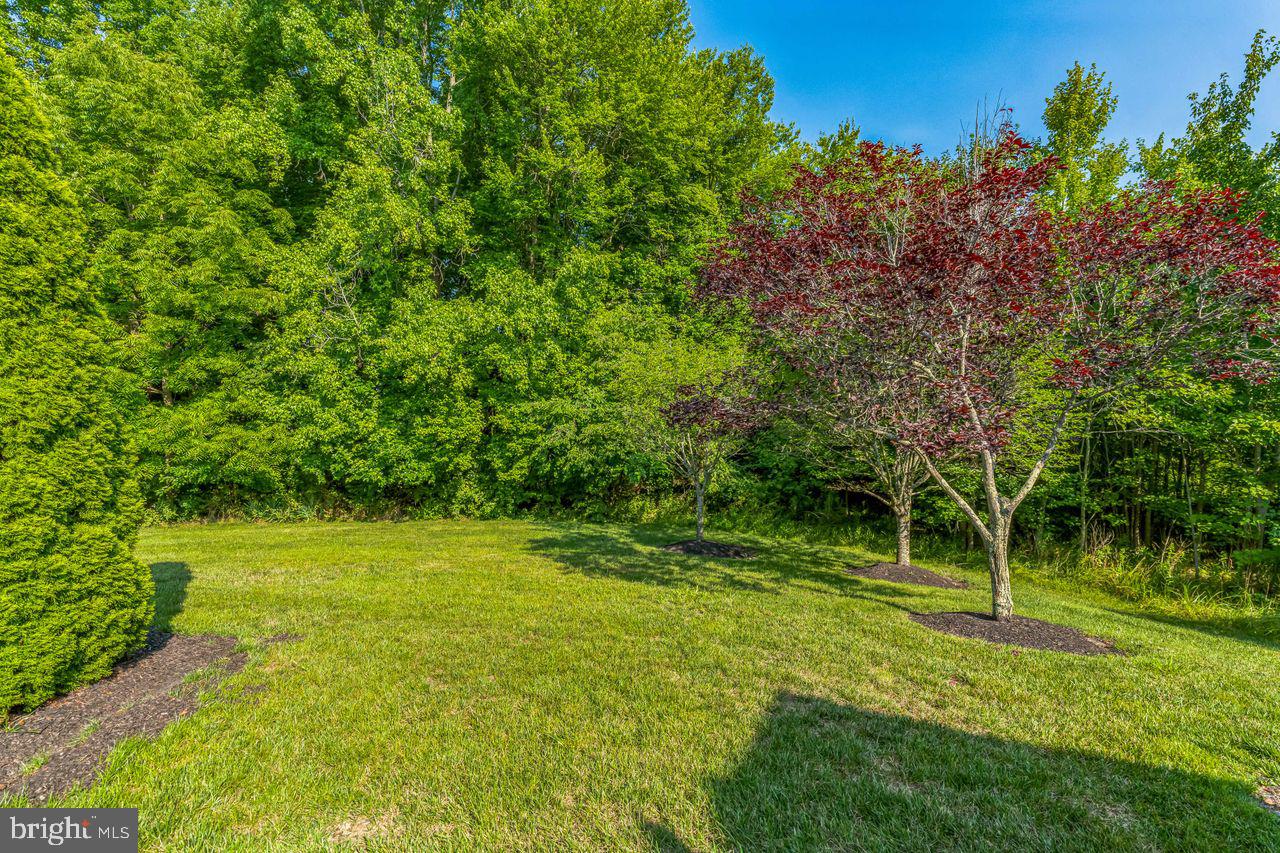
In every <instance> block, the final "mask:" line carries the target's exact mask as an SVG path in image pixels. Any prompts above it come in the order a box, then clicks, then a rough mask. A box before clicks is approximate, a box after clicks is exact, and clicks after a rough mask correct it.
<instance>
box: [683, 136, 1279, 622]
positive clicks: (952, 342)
mask: <svg viewBox="0 0 1280 853" xmlns="http://www.w3.org/2000/svg"><path fill="white" fill-rule="evenodd" d="M1055 168H1056V164H1055V163H1054V162H1053V161H1051V160H1038V161H1037V160H1035V159H1034V158H1032V157H1031V156H1030V152H1029V146H1028V145H1027V144H1026V143H1025V142H1023V141H1022V140H1021V139H1019V138H1018V137H1017V136H1016V135H1015V134H1013V133H1012V132H1009V131H1007V130H1006V131H1004V132H1003V133H1002V134H1001V136H1000V139H999V141H998V143H996V144H994V145H992V146H989V147H987V148H985V149H980V150H976V151H975V153H974V154H973V156H972V157H971V158H969V159H967V160H965V161H963V162H955V161H950V162H944V163H930V162H928V161H926V160H925V159H924V158H923V157H922V156H921V155H920V153H919V151H918V150H915V151H904V150H889V149H886V148H884V147H883V146H881V145H877V144H865V145H863V146H862V147H861V149H860V150H859V151H858V153H857V155H856V156H855V157H853V158H851V159H849V160H847V161H845V162H843V163H840V164H837V165H835V166H834V167H831V168H827V169H824V170H822V171H821V172H813V171H802V172H800V173H799V174H798V176H797V180H796V182H795V185H794V186H793V187H792V188H791V189H790V191H788V192H786V193H783V194H781V195H780V196H778V197H776V198H774V199H772V200H770V201H769V202H767V203H759V204H756V205H754V206H753V207H751V208H750V209H749V210H748V213H747V215H746V216H745V218H744V220H743V221H742V222H741V223H740V224H739V225H738V226H737V227H736V228H735V229H734V230H733V232H732V233H731V235H730V237H729V239H728V240H726V241H725V243H724V244H723V245H722V246H721V247H720V248H719V249H718V251H717V252H716V253H715V255H714V256H713V258H712V259H711V261H710V262H709V264H708V266H707V269H706V271H705V279H704V284H703V292H704V293H705V294H708V295H711V296H714V297H716V298H720V299H727V300H730V301H734V302H745V303H746V304H747V305H749V306H750V309H751V311H752V316H753V317H754V319H755V323H756V325H757V327H758V329H759V330H760V331H762V332H763V333H764V335H763V337H764V339H765V340H768V341H770V342H771V343H772V345H773V346H774V347H776V348H777V350H778V351H779V352H780V353H781V355H782V356H783V357H784V358H785V359H786V361H787V362H788V363H789V364H790V366H791V367H792V368H793V369H795V370H796V371H798V372H800V373H802V374H804V375H806V376H809V377H811V378H812V380H813V383H814V387H817V388H820V389H822V390H823V392H824V393H821V394H814V395H811V396H812V399H814V400H820V401H821V403H815V404H814V405H824V406H826V407H828V409H829V410H833V411H838V412H841V413H843V415H844V416H845V417H846V418H847V419H848V420H849V421H850V422H856V423H857V424H859V425H860V426H861V427H862V428H864V429H866V430H868V431H869V432H870V433H871V434H874V435H876V436H879V437H881V438H882V439H884V440H887V441H889V442H892V443H893V444H894V446H896V447H898V448H900V449H902V450H904V451H908V452H910V453H913V454H915V455H916V457H917V458H918V459H919V460H920V462H921V464H923V465H924V466H925V467H926V468H927V469H928V470H929V472H930V475H931V476H932V477H933V479H934V480H935V481H936V482H937V483H938V485H939V486H940V487H941V488H942V489H943V491H944V492H946V493H947V495H949V496H950V497H951V499H952V500H954V501H955V502H956V504H957V505H958V506H959V507H960V509H961V510H962V511H963V513H964V515H965V516H966V517H967V518H968V519H969V520H970V522H971V523H972V524H973V525H974V527H975V528H976V529H977V531H978V534H979V535H980V536H981V538H982V540H983V541H984V543H985V545H986V550H987V555H988V563H989V568H990V573H991V586H992V614H993V616H994V617H995V618H997V619H1003V618H1007V617H1009V616H1011V615H1012V613H1013V598H1012V593H1011V589H1010V580H1009V556H1008V549H1009V537H1010V532H1011V530H1012V523H1013V516H1014V512H1015V511H1016V510H1017V508H1018V506H1019V505H1020V504H1021V503H1022V502H1023V501H1024V500H1025V499H1026V497H1027V496H1028V495H1029V494H1030V493H1031V491H1032V489H1033V488H1034V487H1035V485H1036V483H1037V481H1038V480H1039V478H1040V475H1041V473H1042V472H1043V471H1044V468H1045V465H1046V463H1047V462H1048V460H1049V458H1050V456H1051V455H1052V453H1053V451H1054V450H1055V448H1056V447H1057V446H1058V445H1059V443H1060V442H1061V441H1062V438H1063V436H1064V433H1065V432H1066V430H1067V429H1068V428H1069V426H1070V424H1071V423H1072V419H1073V415H1075V414H1076V413H1081V412H1084V411H1085V410H1087V409H1090V408H1096V407H1099V406H1103V405H1105V404H1106V403H1107V401H1108V400H1110V399H1112V398H1114V397H1115V396H1116V394H1117V393H1118V392H1119V391H1121V390H1123V389H1126V388H1130V387H1134V386H1137V385H1139V384H1142V383H1145V382H1152V381H1156V379H1157V377H1158V376H1159V375H1160V374H1161V368H1162V367H1165V366H1168V365H1174V364H1178V365H1198V366H1200V367H1203V368H1204V369H1205V370H1206V372H1207V373H1209V374H1210V375H1212V376H1216V377H1219V378H1223V377H1227V376H1233V377H1235V376H1261V375H1263V374H1262V372H1261V370H1262V365H1264V364H1265V363H1266V362H1267V361H1268V359H1267V356H1268V351H1269V350H1270V347H1271V343H1272V339H1271V337H1270V333H1271V330H1272V328H1273V326H1274V324H1275V320H1276V315H1277V301H1278V300H1280V266H1277V260H1276V258H1277V246H1276V245H1275V244H1274V243H1272V242H1271V241H1269V240H1267V239H1266V238H1264V237H1263V236H1262V234H1261V233H1260V232H1259V230H1258V228H1257V226H1256V222H1252V221H1240V220H1237V219H1235V218H1234V215H1235V213H1236V210H1237V205H1238V202H1239V197H1238V196H1237V195H1235V194H1232V193H1230V192H1227V191H1221V192H1212V193H1197V194H1190V195H1186V196H1181V197H1179V196H1177V195H1175V194H1174V193H1173V191H1172V189H1171V188H1170V187H1168V186H1164V185H1152V186H1147V187H1144V188H1142V189H1139V190H1134V191H1131V192H1126V193H1124V194H1122V195H1121V196H1120V197H1119V198H1117V199H1116V200H1115V201H1114V202H1112V203H1110V204H1107V205H1105V206H1102V207H1100V208H1098V209H1096V210H1092V211H1086V212H1085V213H1083V214H1081V215H1079V216H1074V217H1066V216H1061V215H1054V214H1051V213H1049V212H1048V211H1046V210H1044V209H1043V207H1042V206H1040V205H1038V204H1037V203H1036V194H1037V193H1038V192H1039V191H1040V189H1041V188H1042V187H1043V186H1044V183H1045V181H1046V179H1047V178H1048V176H1049V175H1050V174H1052V172H1053V170H1054V169H1055ZM1015 430H1017V431H1018V432H1019V434H1020V435H1021V436H1022V441H1023V443H1024V445H1025V444H1032V445H1035V447H1034V450H1033V452H1032V453H1031V454H1030V458H1031V460H1032V461H1031V463H1030V464H1029V465H1028V466H1027V467H1026V468H1024V469H1022V470H1012V468H1013V467H1014V466H1013V465H1012V464H1011V460H1012V459H1013V458H1014V454H1011V453H1010V452H1009V451H1010V449H1011V436H1012V435H1013V433H1014V431H1015ZM1020 450H1021V451H1022V452H1021V453H1019V454H1018V455H1017V458H1023V459H1025V458H1028V457H1027V455H1026V450H1027V448H1026V447H1025V446H1023V447H1021V448H1020ZM955 454H958V455H961V456H964V457H968V458H971V459H973V460H974V461H975V463H976V464H977V465H978V468H979V471H980V474H981V483H982V493H983V497H984V503H985V507H980V508H981V509H982V510H984V511H983V512H979V508H975V507H974V506H972V505H971V504H970V503H969V501H968V500H967V499H966V498H965V497H964V496H963V495H961V494H960V492H959V491H957V489H955V488H954V487H953V486H952V484H951V483H950V482H949V481H948V479H947V477H946V476H945V475H944V474H943V472H942V471H941V467H942V466H941V465H940V464H939V463H940V461H941V460H942V459H943V458H944V457H946V456H950V455H955Z"/></svg>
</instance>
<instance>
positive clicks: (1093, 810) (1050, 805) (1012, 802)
mask: <svg viewBox="0 0 1280 853" xmlns="http://www.w3.org/2000/svg"><path fill="white" fill-rule="evenodd" d="M708 792H709V795H710V800H711V803H712V807H713V809H714V812H715V818H716V824H717V826H716V830H717V833H718V834H719V835H720V836H721V838H722V840H723V846H724V847H726V848H729V849H735V850H832V849H840V850H1001V851H1003V850H1106V851H1112V850H1133V849H1168V850H1240V851H1245V850H1259V851H1262V850H1280V820H1277V819H1276V818H1275V816H1274V815H1271V814H1269V813H1267V812H1266V811H1264V810H1263V809H1262V807H1261V806H1260V804H1259V803H1258V802H1257V801H1256V800H1255V799H1254V798H1253V791H1251V790H1250V789H1249V788H1247V787H1246V786H1244V785H1241V784H1239V783H1237V782H1231V781H1226V780H1222V779H1215V778H1211V777H1209V776H1201V775H1197V774H1191V773H1185V772H1181V771H1174V770H1168V769H1164V768H1159V767H1150V766H1145V765H1140V764H1134V763H1129V762H1123V761H1115V760H1112V759H1107V758H1103V757H1100V756H1096V755H1089V754H1086V753H1083V752H1078V751H1073V750H1059V749H1043V748H1039V747H1034V746H1030V745H1027V744H1021V743H1016V742H1012V741H1006V740H1000V739H997V738H993V737H987V736H982V735H973V734H968V733H966V732H962V731H959V730H956V729H952V728H947V727H945V726H940V725H937V724H934V723H928V722H922V721H918V720H912V719H909V718H906V717H898V716H890V715H885V714H879V713H874V712H871V711H864V710H861V709H858V708H852V707H849V706H845V705H840V704H836V703H834V702H830V701H827V700H824V699H818V698H814V697H809V696H798V695H795V694H791V693H781V694H779V695H778V696H777V697H776V698H775V700H774V702H773V704H772V706H771V707H770V709H769V711H768V713H767V715H766V717H765V719H764V721H763V724H762V726H761V728H760V730H759V732H758V733H757V735H756V738H755V740H754V741H753V742H752V744H751V746H750V747H749V748H748V750H747V751H746V753H745V754H744V755H743V756H742V758H741V760H740V761H739V763H738V764H737V765H736V766H735V767H734V768H733V769H732V770H731V771H730V772H729V773H728V774H727V775H726V776H725V777H723V778H717V779H713V780H711V782H710V784H709V791H708ZM642 829H643V831H644V832H645V833H646V834H647V836H648V838H649V840H650V842H651V843H652V844H653V845H654V846H655V847H656V848H658V849H660V850H681V849H688V848H687V847H685V846H684V844H683V842H681V840H680V838H679V836H678V834H677V833H675V832H673V831H672V830H671V829H670V828H668V827H666V826H663V825H662V824H660V823H658V822H654V821H648V822H645V823H644V824H643V825H642Z"/></svg>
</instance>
